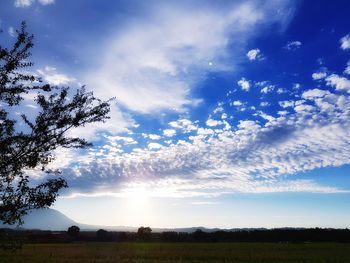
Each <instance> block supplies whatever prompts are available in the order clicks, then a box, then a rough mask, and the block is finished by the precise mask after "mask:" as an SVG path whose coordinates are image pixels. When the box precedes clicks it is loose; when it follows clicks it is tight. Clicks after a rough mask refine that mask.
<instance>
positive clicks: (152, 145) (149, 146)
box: [148, 142, 163, 150]
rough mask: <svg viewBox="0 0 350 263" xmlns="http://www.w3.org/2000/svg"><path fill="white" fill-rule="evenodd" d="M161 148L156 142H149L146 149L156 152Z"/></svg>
mask: <svg viewBox="0 0 350 263" xmlns="http://www.w3.org/2000/svg"><path fill="white" fill-rule="evenodd" d="M162 147H163V146H162V145H161V144H159V143H156V142H151V143H149V144H148V149H150V150H157V149H161V148H162Z"/></svg>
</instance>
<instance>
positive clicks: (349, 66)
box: [344, 60, 350, 75]
mask: <svg viewBox="0 0 350 263" xmlns="http://www.w3.org/2000/svg"><path fill="white" fill-rule="evenodd" d="M344 74H348V75H350V60H349V61H348V63H347V64H346V68H345V70H344Z"/></svg>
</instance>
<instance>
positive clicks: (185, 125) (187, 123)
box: [169, 119, 197, 133]
mask: <svg viewBox="0 0 350 263" xmlns="http://www.w3.org/2000/svg"><path fill="white" fill-rule="evenodd" d="M169 126H170V127H173V128H175V129H180V130H182V131H183V132H184V133H189V132H191V131H195V130H197V126H196V125H195V124H194V123H193V122H192V121H191V120H188V119H179V120H177V121H171V122H169Z"/></svg>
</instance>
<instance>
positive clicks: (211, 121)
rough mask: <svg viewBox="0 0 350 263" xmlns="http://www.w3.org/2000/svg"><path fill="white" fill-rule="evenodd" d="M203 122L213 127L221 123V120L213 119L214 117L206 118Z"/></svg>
mask: <svg viewBox="0 0 350 263" xmlns="http://www.w3.org/2000/svg"><path fill="white" fill-rule="evenodd" d="M205 124H206V125H207V126H209V127H215V126H218V125H221V124H222V121H218V120H214V119H208V120H207V121H206V122H205Z"/></svg>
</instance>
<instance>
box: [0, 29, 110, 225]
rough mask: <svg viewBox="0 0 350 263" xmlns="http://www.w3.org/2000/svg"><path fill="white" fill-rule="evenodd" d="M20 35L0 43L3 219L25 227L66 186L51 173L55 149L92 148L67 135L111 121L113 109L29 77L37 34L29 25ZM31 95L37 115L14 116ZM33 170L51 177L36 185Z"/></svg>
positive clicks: (0, 213)
mask: <svg viewBox="0 0 350 263" xmlns="http://www.w3.org/2000/svg"><path fill="white" fill-rule="evenodd" d="M16 32H17V39H16V41H15V43H14V45H13V46H12V47H11V48H9V49H8V48H5V47H3V46H1V45H0V105H1V106H0V153H1V154H0V221H3V222H5V223H6V224H15V223H22V217H23V215H25V214H26V213H27V212H28V211H29V210H31V209H36V208H44V207H49V206H50V205H51V204H52V203H53V202H54V201H55V200H56V197H57V196H58V191H59V190H60V189H62V188H65V187H67V183H66V181H65V180H64V179H62V178H60V177H58V176H57V175H59V173H60V172H59V171H58V170H55V171H53V170H49V169H47V164H48V163H49V162H51V161H52V160H53V158H54V154H53V151H54V150H56V149H58V148H61V147H63V148H82V147H86V146H89V145H90V144H89V143H88V142H87V141H86V140H84V139H81V138H76V137H73V138H72V137H67V132H68V131H69V130H71V129H72V128H75V127H79V126H84V125H86V124H88V123H93V122H100V121H104V120H106V118H108V117H107V114H108V112H109V110H110V107H109V101H101V100H99V99H97V98H95V97H94V96H93V94H92V93H91V92H86V91H85V89H84V87H82V88H80V89H78V90H77V91H76V93H75V94H72V93H70V95H69V88H68V87H62V88H59V87H56V86H55V87H53V86H50V85H48V84H43V83H42V81H41V79H39V78H38V77H36V76H34V75H33V74H30V73H28V71H27V70H25V69H26V68H28V67H30V66H32V65H33V63H32V62H28V58H29V57H30V56H31V53H30V49H31V48H32V47H33V36H32V35H30V34H29V33H28V32H27V31H26V26H25V23H24V22H23V23H22V27H21V29H20V30H17V31H16ZM28 93H30V94H32V95H33V93H34V95H36V99H35V102H36V104H37V107H38V112H37V114H36V116H27V115H26V114H25V113H24V112H23V111H22V112H21V114H20V116H18V117H15V116H16V115H15V114H14V107H17V110H18V109H19V108H18V106H20V105H21V101H22V100H23V96H24V95H26V94H28ZM19 121H20V122H19ZM18 123H21V129H19V128H18V127H20V126H19V125H18ZM34 169H36V170H38V171H40V170H41V171H43V172H46V173H47V176H48V178H50V179H47V180H46V181H42V182H41V183H39V184H37V185H35V184H34V183H33V181H32V180H30V177H29V176H28V173H26V172H25V171H28V170H34ZM49 175H53V176H54V177H49Z"/></svg>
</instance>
